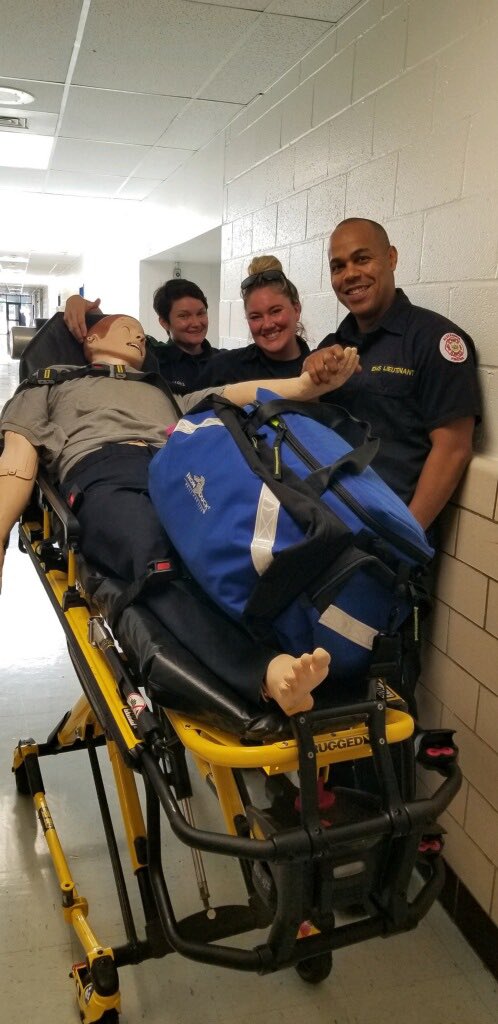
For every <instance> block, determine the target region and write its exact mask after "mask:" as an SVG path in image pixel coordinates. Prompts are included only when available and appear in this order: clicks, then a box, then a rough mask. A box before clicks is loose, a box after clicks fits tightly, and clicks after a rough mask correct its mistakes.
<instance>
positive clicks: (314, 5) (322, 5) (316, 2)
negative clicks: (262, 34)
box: [271, 0, 358, 22]
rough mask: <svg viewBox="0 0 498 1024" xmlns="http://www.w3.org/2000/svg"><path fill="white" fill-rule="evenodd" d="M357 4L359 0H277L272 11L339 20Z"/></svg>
mask: <svg viewBox="0 0 498 1024" xmlns="http://www.w3.org/2000/svg"><path fill="white" fill-rule="evenodd" d="M357 6H358V0H275V2H274V3H273V4H272V5H271V13H272V14H287V15H291V16H295V17H297V18H318V19H319V20H321V21H328V22H337V21H340V19H341V18H343V17H344V15H345V14H348V12H349V11H352V9H353V7H357Z"/></svg>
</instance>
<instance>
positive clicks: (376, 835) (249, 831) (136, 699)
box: [12, 477, 461, 1024]
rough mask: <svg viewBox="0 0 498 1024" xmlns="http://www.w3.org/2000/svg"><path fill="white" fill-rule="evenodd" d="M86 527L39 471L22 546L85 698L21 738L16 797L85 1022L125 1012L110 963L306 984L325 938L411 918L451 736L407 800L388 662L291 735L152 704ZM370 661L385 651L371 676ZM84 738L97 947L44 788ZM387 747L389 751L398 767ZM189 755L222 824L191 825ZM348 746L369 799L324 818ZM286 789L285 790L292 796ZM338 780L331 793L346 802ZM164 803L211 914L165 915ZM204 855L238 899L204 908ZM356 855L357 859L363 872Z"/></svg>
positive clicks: (398, 707) (437, 744)
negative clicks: (117, 816) (94, 807)
mask: <svg viewBox="0 0 498 1024" xmlns="http://www.w3.org/2000/svg"><path fill="white" fill-rule="evenodd" d="M78 535H79V530H78V523H77V521H76V519H75V517H74V516H73V515H72V513H71V512H70V510H69V509H68V508H67V507H66V506H65V504H64V503H63V501H62V500H61V498H60V496H59V494H58V492H57V491H56V490H55V488H54V487H53V486H52V485H51V483H50V482H49V481H48V480H47V479H43V477H42V478H41V479H40V482H39V486H38V487H37V492H36V495H35V498H34V500H33V502H32V504H31V506H30V508H29V510H27V511H26V513H25V515H24V516H23V517H22V520H21V524H20V527H19V543H20V547H21V548H22V549H23V550H24V551H26V552H27V553H28V555H29V557H30V558H31V561H32V562H33V564H34V566H35V569H36V572H37V574H38V576H39V578H40V579H41V581H42V584H43V586H44V588H45V591H46V593H47V595H48V597H49V599H50V601H51V604H52V606H53V608H54V610H55V612H56V614H57V616H58V618H59V621H60V623H61V626H62V628H63V629H64V632H65V635H66V639H67V642H68V647H69V652H70V655H71V659H72V662H73V664H74V667H75V669H76V673H77V675H78V678H79V681H80V683H81V686H82V691H83V692H82V695H81V697H80V698H79V699H78V700H77V702H76V704H75V705H74V707H73V708H72V709H71V710H70V711H69V712H67V713H66V714H65V715H64V717H63V718H62V719H61V721H60V722H59V723H58V724H57V725H56V726H55V728H54V729H53V731H52V733H51V734H50V736H49V737H48V739H47V741H46V742H35V740H33V739H31V738H30V739H23V740H20V741H19V744H18V746H17V747H16V750H15V751H14V759H13V768H12V770H13V771H14V772H15V777H16V784H17V788H18V791H19V792H20V793H22V794H30V795H31V797H32V799H33V802H34V806H35V809H36V813H37V815H38V819H39V821H40V825H41V828H42V830H43V833H44V836H45V840H46V843H47V846H48V850H49V852H50V855H51V858H52V862H53V866H54V870H55V874H56V877H57V881H58V884H59V890H60V897H61V904H62V911H63V915H64V919H65V920H66V922H67V923H68V924H70V925H71V926H72V928H73V930H74V932H75V934H76V936H77V938H78V940H79V942H80V944H81V947H82V952H83V959H82V961H81V962H79V963H75V964H73V966H72V969H71V975H72V978H73V980H74V982H75V986H76V995H77V1001H78V1008H79V1012H80V1017H81V1020H82V1021H83V1024H95V1022H97V1021H99V1022H100V1024H115V1022H117V1020H118V1016H119V1011H120V993H119V977H118V969H119V968H120V967H122V966H124V965H127V964H138V963H140V962H141V961H143V960H146V959H148V958H150V957H159V956H164V955H166V954H169V953H171V952H175V951H176V952H178V953H180V954H183V955H184V956H187V957H189V958H191V959H193V960H198V961H202V962H204V963H211V964H216V965H220V966H225V967H232V968H236V969H239V970H243V971H252V972H256V973H259V974H265V973H269V972H272V971H276V970H279V969H282V968H286V967H290V966H294V967H296V969H297V970H298V973H299V974H300V976H301V977H302V978H303V979H304V980H305V981H308V982H311V983H315V982H318V981H321V980H323V979H324V978H325V977H327V975H328V974H329V973H330V969H331V964H332V951H333V950H335V949H339V948H341V947H345V946H348V945H351V944H353V943H358V942H362V941H364V940H366V939H368V938H371V937H374V936H379V935H382V936H387V935H389V934H395V933H396V932H401V931H406V930H409V929H411V928H414V927H415V926H416V924H417V923H418V921H419V920H420V919H421V918H422V917H423V916H424V915H425V913H426V912H427V911H428V909H429V907H430V906H431V904H432V902H433V901H434V899H435V898H436V896H437V895H438V893H439V891H440V889H441V887H442V884H443V880H444V867H443V862H442V860H441V857H440V856H439V854H440V850H441V846H442V842H441V838H440V837H441V831H442V830H441V828H439V827H438V826H437V824H436V822H437V818H438V816H439V814H440V813H441V812H442V811H443V810H444V809H445V808H446V807H447V806H448V804H449V803H450V801H451V800H452V798H453V796H454V795H455V793H456V792H457V791H458V789H459V786H460V784H461V773H460V770H459V768H458V764H457V759H456V748H455V747H454V745H453V744H452V737H451V734H448V733H444V734H442V733H437V734H434V735H433V736H432V739H431V737H429V740H428V743H425V746H424V745H422V746H421V747H420V750H419V759H420V760H423V763H424V764H425V765H426V767H429V768H433V769H434V770H436V771H438V772H439V774H440V775H441V776H442V782H441V784H440V786H439V788H438V789H437V790H436V792H435V793H434V794H433V795H432V796H431V797H430V798H428V799H416V798H415V797H414V794H413V788H412V776H413V768H414V742H413V732H414V723H413V719H412V718H411V716H410V715H409V714H407V712H406V709H405V708H404V706H403V704H402V702H401V701H400V700H399V699H398V698H397V695H396V694H395V693H393V691H392V690H391V689H390V688H389V685H388V682H387V671H388V668H389V665H388V664H387V663H386V665H385V666H384V667H385V669H386V675H385V676H384V677H383V676H382V675H381V674H380V675H379V676H378V677H376V678H372V680H371V685H370V688H369V692H368V697H367V699H363V700H361V701H359V702H354V701H352V702H351V703H349V704H344V703H343V704H341V705H339V706H338V707H333V708H329V709H325V710H320V711H316V712H315V711H313V712H310V713H307V714H300V715H296V716H294V717H293V718H292V719H290V725H291V733H290V734H289V735H287V736H284V738H278V739H277V740H276V741H274V742H270V743H261V742H260V743H257V744H253V745H247V742H246V741H243V740H240V739H238V738H237V737H236V736H235V735H232V734H230V733H229V732H228V731H223V730H221V729H220V728H218V727H214V726H212V725H210V724H206V722H203V721H202V720H200V718H198V719H196V718H195V717H189V716H188V715H185V714H184V713H181V712H178V711H175V710H172V709H168V708H164V707H162V706H157V705H154V704H153V703H152V704H151V703H150V702H146V701H144V699H143V691H142V690H141V689H140V687H141V686H143V685H144V682H143V681H142V680H137V679H136V678H134V677H133V674H130V670H129V666H127V664H126V662H125V661H124V660H123V657H122V654H121V653H120V651H119V649H118V647H116V645H115V642H114V638H113V635H112V633H111V631H110V629H109V628H108V626H107V624H106V622H105V620H104V619H103V618H102V616H101V615H100V613H99V609H98V608H95V606H94V603H93V601H92V599H89V598H88V595H86V594H85V593H84V591H83V589H82V585H81V583H80V582H79V579H78V566H77V553H78ZM379 667H380V668H382V666H381V665H380V666H379V663H377V666H376V670H377V671H378V670H379ZM431 735H432V734H431ZM430 743H432V747H431V746H430ZM428 744H429V746H428ZM102 745H105V746H106V747H107V751H108V755H109V759H110V763H111V766H112V773H113V777H114V783H115V786H116V790H117V795H118V798H119V806H120V810H121V816H122V822H123V828H124V833H125V835H126V840H127V847H128V852H129V857H130V863H131V869H132V871H133V873H134V875H135V877H136V879H137V883H138V888H139V892H140V896H141V903H142V909H143V919H144V921H143V932H142V933H141V935H139V933H138V931H137V928H136V925H135V921H134V919H133V915H132V911H131V906H130V901H129V897H128V893H127V888H126V884H125V877H124V872H123V868H122V865H121V862H120V857H119V853H118V846H117V841H116V836H115V832H114V826H113V822H112V820H111V814H110V811H109V805H108V802H107V797H106V792H105V788H104V784H103V780H102V775H101V771H100V765H99V760H98V757H97V748H98V747H99V746H102ZM82 748H85V749H86V750H87V751H88V755H89V760H90V766H91V770H92V774H93V779H94V782H95V788H96V795H97V799H98V803H99V807H100V812H101V815H102V820H103V824H104V830H105V834H106V840H107V845H108V848H109V854H110V859H111V865H112V869H113V873H114V877H115V882H116V888H117V894H118V899H119V904H120V908H121V913H122V918H123V924H124V931H125V936H126V938H125V941H124V942H123V943H122V944H121V945H119V946H116V945H114V946H110V945H106V944H105V943H103V942H100V941H99V938H98V937H97V936H96V934H95V933H94V932H93V930H92V927H91V925H90V922H89V916H88V913H89V908H88V902H87V899H86V898H85V897H84V896H82V895H80V893H79V892H78V890H77V888H76V885H75V882H74V879H73V877H72V875H71V871H70V867H69V865H68V863H67V861H66V858H65V855H64V851H63V847H62V844H61V841H60V839H59V836H58V834H57V831H56V827H55V823H54V821H53V818H52V815H51V812H50V808H49V804H48V801H47V798H46V795H45V790H44V785H43V778H42V774H41V768H40V759H41V758H42V757H45V756H51V755H56V754H57V755H58V754H61V753H70V752H72V751H75V750H80V749H82ZM391 748H392V750H393V751H396V752H397V755H398V756H397V765H396V767H395V764H394V760H393V757H392V753H391ZM428 749H429V750H432V754H431V755H430V756H429V755H428V754H427V750H428ZM186 750H189V751H190V753H191V755H192V758H193V761H194V764H195V767H196V768H197V770H198V772H199V774H200V776H201V778H203V779H205V780H206V781H207V782H208V784H209V786H210V788H211V789H213V790H214V791H215V793H216V795H217V798H218V801H219V804H220V807H221V811H222V814H223V818H224V822H225V828H226V834H223V833H218V832H211V831H206V830H203V829H199V828H197V827H196V825H195V822H194V819H193V815H192V807H191V802H190V798H191V795H192V790H191V786H190V779H189V772H188V768H187V762H186V757H185V751H186ZM424 751H425V753H424ZM441 752H442V753H441ZM352 757H354V760H355V762H356V761H361V760H363V759H365V758H370V759H371V762H372V763H373V765H374V767H375V774H376V776H377V779H378V783H379V795H378V796H376V797H375V801H374V800H373V798H372V800H371V802H370V803H369V802H368V800H367V798H366V796H365V794H363V796H361V795H358V794H357V795H356V796H355V798H354V799H358V800H360V804H359V805H358V806H359V807H360V810H361V813H360V816H359V818H358V820H354V818H353V820H345V821H343V822H342V823H334V820H333V814H332V812H331V818H330V820H329V818H328V817H327V813H328V812H327V811H324V810H323V806H322V804H321V802H320V801H321V799H322V797H320V795H319V792H318V790H317V778H319V780H320V786H321V787H322V789H323V783H326V782H327V778H328V775H329V772H332V773H333V770H334V766H335V765H337V764H339V763H341V762H343V761H348V762H350V761H351V759H352ZM249 770H251V771H253V772H254V771H256V772H257V773H258V774H259V775H264V777H265V778H266V780H267V785H268V787H269V789H270V791H271V792H273V794H274V797H273V798H272V799H274V803H273V804H272V807H273V806H276V805H277V803H278V801H280V803H282V801H283V802H284V804H285V806H286V808H287V810H288V811H289V809H290V811H289V820H285V815H284V819H283V820H281V821H279V820H278V816H277V820H276V821H275V819H274V817H272V813H269V812H268V809H265V808H262V809H261V808H257V807H255V806H254V805H252V804H251V802H250V794H249V793H248V791H247V787H246V782H245V773H247V772H248V771H249ZM295 772H298V773H299V784H300V791H299V807H298V811H299V814H298V820H296V813H297V812H296V807H297V805H296V803H294V805H293V804H292V801H293V798H294V792H295V786H294V784H293V783H290V782H289V775H288V773H295ZM139 775H140V776H141V778H142V781H143V787H144V792H143V796H142V798H141V797H140V796H139V792H138V789H137V777H138V776H139ZM332 781H333V774H332ZM289 786H291V787H293V786H294V788H291V789H290V791H289ZM272 787H273V789H272ZM340 789H341V787H338V788H337V796H338V798H340V800H342V799H343V797H344V794H342V795H341V793H340V792H339V790H340ZM289 792H290V795H289ZM275 794H276V796H275ZM322 796H323V794H322ZM344 799H346V798H344ZM349 799H352V798H349ZM340 800H339V803H340ZM362 800H363V802H365V800H366V805H365V806H364V807H363V809H362V806H360V805H361V801H362ZM143 805H145V811H144V810H143ZM161 811H163V812H164V814H165V817H166V820H167V824H168V826H169V828H170V829H171V831H172V832H173V833H174V835H175V836H176V837H177V838H179V839H180V840H181V841H182V842H183V843H185V844H186V845H188V846H190V847H191V848H192V850H193V856H194V867H195V871H196V876H197V881H198V888H199V894H200V899H201V902H202V905H203V909H202V910H201V911H197V912H194V913H193V914H191V915H189V916H188V917H186V918H183V919H182V920H177V918H176V916H175V912H174V908H173V900H172V897H171V894H170V892H169V889H168V885H167V881H166V879H165V877H164V873H163V867H162V862H161V825H160V820H161V814H160V812H161ZM202 851H208V852H210V853H215V854H222V855H229V856H233V857H236V858H237V859H238V860H239V863H240V867H241V873H242V878H243V882H244V885H245V890H246V893H245V895H246V903H244V904H240V905H235V906H234V905H227V906H222V907H217V908H211V906H210V904H209V895H208V889H207V882H206V880H205V876H204V874H203V867H202V862H201V859H200V855H201V853H202ZM421 851H423V852H421ZM355 864H360V868H361V865H362V864H363V869H362V870H360V871H359V876H360V880H358V877H357V876H358V869H356V870H357V876H355V874H354V870H355V867H354V865H355ZM415 866H418V867H420V868H421V869H422V870H423V875H424V880H423V882H422V884H421V887H420V889H419V891H418V893H417V895H416V896H415V897H414V898H412V899H409V897H408V895H407V892H408V886H409V883H410V880H411V878H412V876H413V873H414V870H415ZM348 871H349V872H350V874H349V875H348ZM351 872H352V874H351ZM358 899H360V900H361V902H362V904H363V916H362V917H361V919H360V920H354V921H351V922H349V923H344V924H339V925H337V924H336V921H335V911H336V910H337V909H339V910H340V909H341V907H344V906H348V904H349V903H354V902H358ZM255 928H266V929H268V933H267V937H266V940H265V941H264V942H262V943H260V944H259V945H257V946H255V947H254V948H253V949H246V948H241V947H234V946H228V945H223V944H222V942H223V939H225V938H227V937H229V936H230V937H232V936H234V935H239V934H243V933H244V932H248V931H251V930H253V929H255Z"/></svg>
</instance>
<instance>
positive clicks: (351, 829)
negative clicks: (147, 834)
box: [141, 749, 462, 861]
mask: <svg viewBox="0 0 498 1024" xmlns="http://www.w3.org/2000/svg"><path fill="white" fill-rule="evenodd" d="M141 762H142V766H143V769H144V772H145V774H146V777H147V779H149V780H150V782H151V783H152V785H153V787H154V789H155V792H156V793H157V796H158V797H159V800H160V802H161V805H162V807H163V809H164V811H165V813H166V816H167V818H168V821H169V823H170V826H171V829H172V831H173V833H174V834H175V835H176V837H177V838H178V839H180V840H181V842H184V843H185V844H186V845H187V846H191V847H193V848H194V849H198V850H204V851H205V852H208V853H219V854H227V855H232V856H235V857H243V858H246V859H248V860H250V861H256V860H268V861H273V860H285V859H288V858H292V859H299V860H306V859H308V858H311V857H312V856H313V853H314V852H315V851H318V850H319V851H320V852H326V851H327V848H329V847H333V846H335V845H336V844H339V843H347V842H354V841H356V840H358V839H360V840H361V839H366V838H368V837H371V836H379V837H380V836H382V835H391V834H392V833H393V823H392V821H391V816H390V814H389V808H387V809H386V811H385V812H381V813H380V814H377V815H375V816H374V817H372V818H370V819H368V820H363V821H358V822H349V823H347V824H344V825H334V826H332V827H330V828H327V829H323V830H322V831H321V833H320V836H314V837H313V840H311V839H310V836H309V834H308V833H307V832H306V831H305V829H304V828H300V829H297V828H296V829H289V830H287V831H285V832H283V833H280V834H279V833H276V834H275V835H274V836H272V838H271V839H245V838H243V837H240V836H230V835H222V834H221V833H217V832H208V831H207V830H203V829H197V828H194V827H192V826H191V825H190V824H189V823H188V822H187V821H186V819H185V817H184V816H183V814H182V812H181V809H180V807H179V805H178V803H177V801H176V800H175V797H174V796H173V793H172V791H171V788H170V786H169V785H168V783H167V782H166V780H165V778H164V775H163V773H162V772H161V769H160V767H159V764H158V763H157V761H156V760H155V758H154V757H153V755H152V754H150V753H149V752H148V751H147V750H146V749H142V751H141ZM437 770H438V771H439V772H440V774H445V775H446V778H445V780H444V782H443V783H442V785H441V786H440V787H439V789H437V790H436V792H435V794H434V795H433V796H432V797H429V798H427V799H423V800H413V801H409V802H408V803H406V804H405V805H404V807H405V810H406V812H407V814H408V818H409V820H410V821H411V822H412V823H415V822H418V823H420V825H423V824H424V823H426V822H427V821H432V820H434V818H435V817H438V816H439V814H441V813H442V811H444V810H445V809H446V807H447V806H448V804H449V803H450V801H451V800H452V799H453V797H454V796H455V794H456V793H457V792H458V790H459V788H460V785H461V781H462V775H461V771H460V769H459V767H458V765H457V764H456V763H453V764H451V765H449V766H448V767H446V768H444V769H443V768H440V769H437Z"/></svg>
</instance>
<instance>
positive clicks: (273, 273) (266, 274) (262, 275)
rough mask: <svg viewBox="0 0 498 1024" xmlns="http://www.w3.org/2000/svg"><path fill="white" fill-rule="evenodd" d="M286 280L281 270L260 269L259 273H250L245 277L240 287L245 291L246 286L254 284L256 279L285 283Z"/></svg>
mask: <svg viewBox="0 0 498 1024" xmlns="http://www.w3.org/2000/svg"><path fill="white" fill-rule="evenodd" d="M286 280H287V278H286V276H285V274H284V272H283V270H261V271H260V272H259V274H250V275H249V277H246V278H245V280H244V281H242V284H241V286H240V287H241V289H242V291H243V292H245V290H246V288H250V287H251V285H252V284H256V281H282V282H284V283H285V281H286Z"/></svg>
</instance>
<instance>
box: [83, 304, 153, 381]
mask: <svg viewBox="0 0 498 1024" xmlns="http://www.w3.org/2000/svg"><path fill="white" fill-rule="evenodd" d="M106 321H107V323H106ZM85 356H86V358H87V359H89V360H90V362H92V363H96V362H103V363H115V364H116V363H126V364H127V365H128V366H131V367H132V368H133V369H134V370H140V369H141V368H142V364H143V361H144V358H145V334H144V329H143V327H142V325H141V324H140V323H139V322H138V320H135V318H134V317H132V316H124V315H123V316H121V315H119V316H109V317H104V318H103V319H102V320H99V321H97V323H96V324H95V325H94V327H91V328H90V330H89V331H88V335H87V338H86V341H85Z"/></svg>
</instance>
